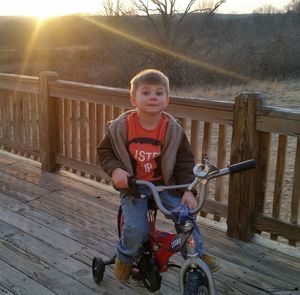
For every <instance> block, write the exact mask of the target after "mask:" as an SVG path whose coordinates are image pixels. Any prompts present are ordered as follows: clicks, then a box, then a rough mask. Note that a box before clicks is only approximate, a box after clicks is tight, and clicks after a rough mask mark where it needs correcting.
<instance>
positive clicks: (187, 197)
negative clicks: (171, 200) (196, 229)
mask: <svg viewBox="0 0 300 295" xmlns="http://www.w3.org/2000/svg"><path fill="white" fill-rule="evenodd" d="M181 204H185V205H187V206H188V207H189V208H190V209H194V208H196V207H197V200H196V198H195V196H194V194H193V193H192V192H190V191H185V192H184V194H183V195H182V198H181Z"/></svg>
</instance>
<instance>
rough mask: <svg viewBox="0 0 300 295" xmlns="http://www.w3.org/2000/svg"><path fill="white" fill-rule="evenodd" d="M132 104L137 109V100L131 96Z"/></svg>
mask: <svg viewBox="0 0 300 295" xmlns="http://www.w3.org/2000/svg"><path fill="white" fill-rule="evenodd" d="M130 101H131V104H132V105H133V106H134V107H136V98H135V97H134V96H130Z"/></svg>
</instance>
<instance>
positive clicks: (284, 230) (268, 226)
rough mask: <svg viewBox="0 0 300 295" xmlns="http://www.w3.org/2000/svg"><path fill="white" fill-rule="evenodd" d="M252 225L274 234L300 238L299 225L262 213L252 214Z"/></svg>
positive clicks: (288, 237)
mask: <svg viewBox="0 0 300 295" xmlns="http://www.w3.org/2000/svg"><path fill="white" fill-rule="evenodd" d="M253 226H254V227H255V228H256V229H258V230H260V231H265V232H269V233H271V234H274V235H280V236H283V237H285V238H287V239H295V240H300V226H299V225H294V224H290V223H287V222H284V221H281V220H278V219H275V218H273V217H269V216H265V215H263V214H256V215H254V216H253Z"/></svg>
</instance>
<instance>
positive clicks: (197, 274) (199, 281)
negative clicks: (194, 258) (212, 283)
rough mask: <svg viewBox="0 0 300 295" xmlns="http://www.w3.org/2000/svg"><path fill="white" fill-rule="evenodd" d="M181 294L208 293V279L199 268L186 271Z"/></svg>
mask: <svg viewBox="0 0 300 295" xmlns="http://www.w3.org/2000/svg"><path fill="white" fill-rule="evenodd" d="M183 295H209V285H208V279H207V277H206V275H205V274H204V273H202V272H201V271H200V270H195V271H192V272H188V273H187V274H186V281H185V285H184V293H183Z"/></svg>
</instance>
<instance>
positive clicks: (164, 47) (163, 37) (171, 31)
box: [133, 0, 225, 72]
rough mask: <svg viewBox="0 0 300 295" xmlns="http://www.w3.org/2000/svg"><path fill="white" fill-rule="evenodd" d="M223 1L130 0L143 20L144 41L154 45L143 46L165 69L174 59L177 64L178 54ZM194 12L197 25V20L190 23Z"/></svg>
mask: <svg viewBox="0 0 300 295" xmlns="http://www.w3.org/2000/svg"><path fill="white" fill-rule="evenodd" d="M223 3H225V0H221V1H212V0H204V1H203V0H202V1H201V0H188V1H177V0H148V1H146V0H133V6H134V7H135V8H136V10H137V11H138V13H139V14H141V15H144V16H145V17H146V19H147V23H148V32H147V41H148V42H150V43H151V44H153V45H154V46H151V47H150V48H149V47H148V48H147V46H145V48H146V49H147V50H148V51H150V53H151V54H150V55H148V57H149V56H150V57H151V58H152V59H155V64H157V65H159V67H160V68H161V69H162V70H164V71H166V72H168V71H170V70H171V69H172V67H174V64H175V62H176V66H178V64H179V57H181V56H182V55H183V54H186V53H187V51H188V49H189V48H190V47H191V45H192V44H193V43H194V42H195V40H196V39H197V38H199V36H200V34H199V32H201V31H203V28H204V26H205V23H206V22H207V21H208V19H209V18H210V17H211V16H212V15H213V14H214V13H215V12H216V10H217V9H218V8H219V7H220V6H221V5H222V4H223ZM195 15H198V20H199V19H201V24H200V23H199V22H198V20H197V22H196V23H195V22H193V20H195V19H196V18H195V17H194V18H193V19H192V16H195ZM187 27H190V28H191V29H189V30H187ZM148 42H147V44H148ZM173 70H174V69H173Z"/></svg>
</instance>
